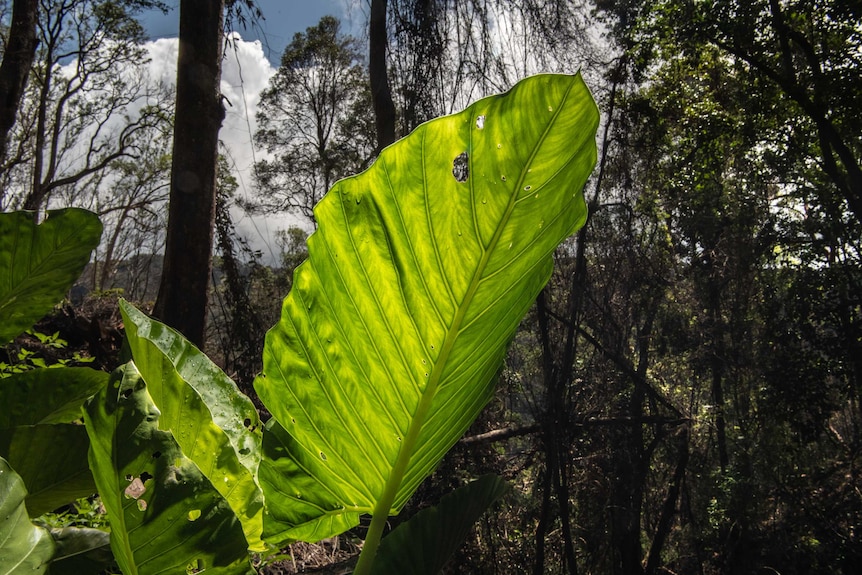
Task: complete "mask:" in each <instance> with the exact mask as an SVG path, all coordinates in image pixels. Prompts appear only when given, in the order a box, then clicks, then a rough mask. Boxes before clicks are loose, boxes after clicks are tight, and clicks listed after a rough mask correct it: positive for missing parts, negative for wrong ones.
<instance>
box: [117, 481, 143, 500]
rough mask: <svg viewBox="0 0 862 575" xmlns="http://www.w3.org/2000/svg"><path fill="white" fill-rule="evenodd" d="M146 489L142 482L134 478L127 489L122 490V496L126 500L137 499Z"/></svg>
mask: <svg viewBox="0 0 862 575" xmlns="http://www.w3.org/2000/svg"><path fill="white" fill-rule="evenodd" d="M146 491H147V488H146V487H145V486H144V482H143V481H142V480H141V478H140V477H135V478H134V479H132V482H131V483H129V485H128V487H126V488H125V489H124V490H123V494H124V495H125V496H126V499H138V498H140V497H141V496H142V495H143V494H144V493H146Z"/></svg>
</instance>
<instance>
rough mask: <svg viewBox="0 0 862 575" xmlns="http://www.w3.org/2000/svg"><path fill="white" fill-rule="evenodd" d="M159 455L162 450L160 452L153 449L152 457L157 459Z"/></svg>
mask: <svg viewBox="0 0 862 575" xmlns="http://www.w3.org/2000/svg"><path fill="white" fill-rule="evenodd" d="M161 456H162V452H161V451H154V452H153V459H158V458H159V457H161Z"/></svg>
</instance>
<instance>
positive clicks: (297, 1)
mask: <svg viewBox="0 0 862 575" xmlns="http://www.w3.org/2000/svg"><path fill="white" fill-rule="evenodd" d="M255 1H256V3H257V5H258V6H259V7H260V9H261V11H263V15H264V18H265V19H264V20H263V21H261V22H259V23H258V24H257V25H255V26H248V27H247V29H245V30H243V29H242V28H240V29H239V30H237V31H238V32H240V34H242V37H243V39H244V40H260V41H261V43H262V44H263V49H264V54H265V55H266V57H267V58H268V59H269V61H270V62H272V63H273V64H274V65H278V61H279V59H280V58H281V53H282V52H283V51H284V47H285V46H286V45H287V43H288V42H290V39H291V38H293V35H294V34H295V33H296V32H302V31H304V30H305V29H306V28H308V27H309V26H313V25H315V24H317V22H318V21H319V20H320V18H321V17H322V16H326V15H327V14H330V15H332V16H336V17H338V18H340V19H341V20H342V22H343V24H344V28H343V30H349V29H351V20H352V21H355V22H360V21H361V20H362V14H358V13H356V12H355V10H351V9H349V8H347V6H349V5H350V4H355V2H350V1H349V0H255ZM167 4H169V5H171V6H174V9H173V10H171V12H169V13H168V14H167V15H163V14H161V13H160V12H157V11H155V12H150V13H146V14H144V15H143V18H142V19H141V20H142V23H143V24H144V27H145V28H146V30H147V33H148V34H149V39H150V40H157V39H159V38H175V37H176V36H177V29H178V26H179V8H178V6H179V1H178V0H168V1H167ZM351 17H352V18H351Z"/></svg>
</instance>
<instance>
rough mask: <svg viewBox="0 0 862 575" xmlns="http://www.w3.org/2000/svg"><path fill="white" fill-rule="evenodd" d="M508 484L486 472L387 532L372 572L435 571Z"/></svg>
mask: <svg viewBox="0 0 862 575" xmlns="http://www.w3.org/2000/svg"><path fill="white" fill-rule="evenodd" d="M507 490H508V486H507V485H506V482H505V481H503V480H502V479H500V478H499V477H498V476H496V475H493V474H492V475H484V476H482V477H480V478H479V479H477V480H476V481H472V482H470V483H468V484H467V485H465V486H463V487H460V488H458V489H456V490H455V491H453V492H452V493H450V494H448V495H446V496H445V497H443V499H441V500H440V503H439V505H437V506H435V507H429V508H427V509H423V510H422V511H420V512H419V513H417V514H416V515H414V516H413V517H411V518H410V519H409V520H408V521H406V522H405V523H402V524H401V525H399V526H398V527H397V528H396V529H395V530H394V531H393V532H392V533H390V534H389V535H387V536H386V537H385V538H384V539H383V541H382V542H381V544H380V551H379V552H378V554H377V559H376V560H375V562H374V568H373V569H372V573H374V574H378V575H388V574H390V573H398V574H399V575H436V574H437V573H439V572H440V571H441V570H442V569H443V567H444V566H445V565H446V563H447V562H448V561H449V559H450V558H451V557H452V555H454V554H455V552H456V551H457V550H458V548H460V547H461V545H463V543H464V541H465V540H466V539H467V536H468V535H469V534H470V530H471V529H472V527H473V524H474V523H476V521H478V520H479V518H480V517H481V516H482V514H483V513H485V511H487V509H488V508H489V507H490V506H491V504H493V503H494V502H495V501H497V500H498V499H499V498H500V497H502V496H503V495H504V494H505V493H506V491H507Z"/></svg>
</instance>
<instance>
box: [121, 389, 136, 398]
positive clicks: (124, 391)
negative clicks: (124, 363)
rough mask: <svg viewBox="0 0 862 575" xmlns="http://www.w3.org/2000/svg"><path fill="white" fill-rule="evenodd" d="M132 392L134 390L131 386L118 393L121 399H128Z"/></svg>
mask: <svg viewBox="0 0 862 575" xmlns="http://www.w3.org/2000/svg"><path fill="white" fill-rule="evenodd" d="M133 393H135V390H134V389H132V388H131V387H127V388H126V389H124V390H123V391H121V392H120V395H122V396H123V399H129V398H130V397H132V394H133Z"/></svg>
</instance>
